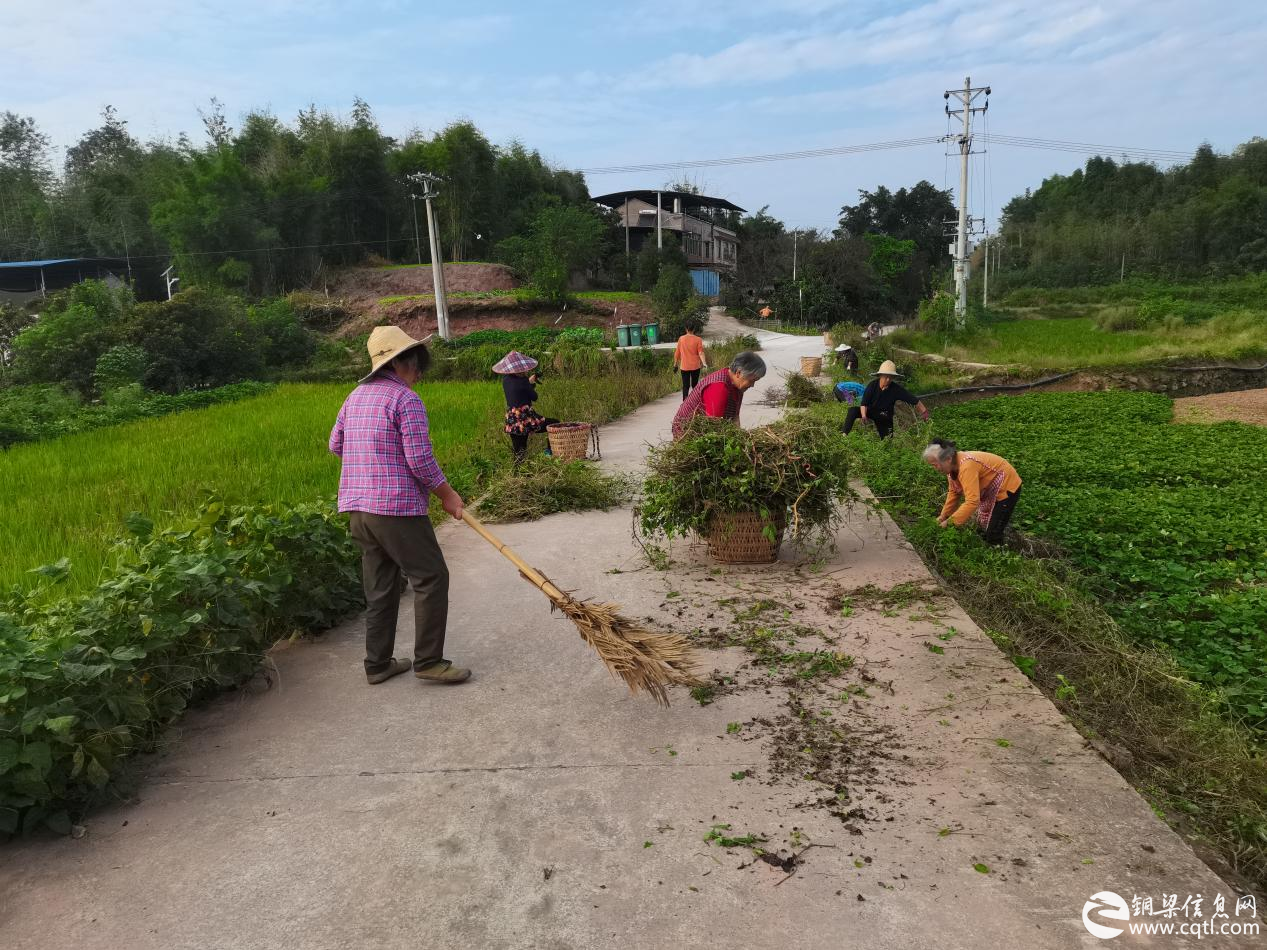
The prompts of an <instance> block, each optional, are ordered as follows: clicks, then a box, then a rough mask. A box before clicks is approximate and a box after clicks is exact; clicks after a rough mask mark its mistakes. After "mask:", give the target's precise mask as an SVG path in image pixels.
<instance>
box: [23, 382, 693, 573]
mask: <svg viewBox="0 0 1267 950" xmlns="http://www.w3.org/2000/svg"><path fill="white" fill-rule="evenodd" d="M672 385H673V384H672V380H670V379H669V378H668V376H667V374H665V375H664V376H663V377H662V376H660V375H648V374H641V373H616V374H611V375H607V376H603V377H598V378H577V379H551V380H549V381H548V382H547V383H546V384H545V385H543V387H542V389H541V403H540V405H541V408H542V411H543V412H546V413H548V414H549V415H552V416H557V417H559V418H564V419H585V420H589V421H593V422H599V423H601V422H606V421H608V420H610V419H612V418H615V417H616V416H619V415H621V414H623V413H624V412H627V411H629V410H630V409H633V408H635V407H636V406H638V405H641V404H642V403H644V402H646V401H648V400H649V399H653V398H656V397H658V396H661V395H665V394H666V393H667V392H669V391H671V390H672ZM351 389H352V386H351V385H349V384H291V385H282V386H279V387H278V388H277V389H275V390H273V391H272V392H270V393H268V394H266V395H263V396H260V397H257V398H253V399H246V400H242V401H240V402H234V403H229V404H223V405H216V406H211V407H209V408H206V409H199V410H194V411H190V412H182V413H178V414H175V415H170V416H164V417H162V418H158V419H148V420H145V421H141V422H135V423H130V424H126V425H120V426H113V427H110V428H106V429H98V430H95V431H92V432H84V433H79V434H76V435H70V436H65V437H62V438H59V439H53V440H50V441H47V442H39V443H34V444H30V445H19V446H15V447H14V448H12V449H10V450H9V451H7V452H0V523H2V524H3V528H4V531H3V535H4V545H3V547H0V588H6V589H7V588H9V587H11V586H13V585H21V586H26V585H27V584H29V583H30V582H31V580H32V575H31V574H30V571H32V570H33V569H34V568H36V567H38V566H40V565H43V564H51V563H55V562H57V561H58V560H60V559H61V558H63V557H65V558H69V559H70V562H71V573H70V575H69V577H68V579H67V581H66V587H64V588H63V590H65V591H67V592H71V593H73V592H77V591H83V590H86V589H89V588H91V587H93V586H95V584H96V582H97V579H98V576H99V573H100V570H101V568H102V567H103V566H104V565H106V564H107V563H108V562H109V559H110V552H111V547H112V545H113V543H114V540H115V539H116V538H118V537H119V536H120V535H121V534H122V533H123V522H124V519H125V518H126V517H127V515H128V513H129V512H132V511H139V512H141V513H142V514H145V515H147V516H148V517H150V518H153V519H154V520H155V521H156V522H157V523H158V524H159V525H160V526H165V525H169V524H172V523H174V522H177V521H179V520H180V519H181V518H182V517H183V516H186V515H188V514H189V513H191V512H192V511H193V510H194V509H196V508H197V506H198V503H199V501H200V500H201V499H202V498H203V497H204V496H205V495H206V494H207V493H208V492H213V493H215V494H217V495H218V496H220V497H222V498H223V499H224V500H226V501H230V502H243V503H249V502H255V501H260V502H302V501H313V500H316V499H319V498H322V497H331V496H333V494H334V492H335V490H336V488H337V486H338V477H339V461H338V459H337V458H335V457H334V456H332V455H330V454H329V452H328V451H327V449H326V440H327V437H328V436H329V433H330V428H331V426H332V425H333V423H334V418H335V415H336V414H337V413H338V410H339V406H340V405H341V404H342V402H343V399H344V398H345V397H346V396H347V394H348V393H349V392H350V391H351ZM419 392H420V393H421V395H422V398H423V401H424V402H425V403H426V405H427V410H428V414H429V416H430V420H431V436H432V441H433V443H434V445H435V450H436V455H437V457H438V459H439V461H440V464H441V465H442V467H443V468H444V469H445V472H446V474H447V475H448V477H449V478H450V480H451V481H452V482H453V484H454V486H455V487H456V488H457V489H458V490H459V491H463V492H467V493H469V492H470V491H471V490H472V489H474V488H475V487H476V485H477V484H478V483H479V481H480V480H481V478H482V476H484V475H487V474H488V473H489V472H490V471H492V470H494V469H496V468H498V467H500V466H502V465H506V464H509V458H510V453H509V446H508V442H507V439H506V437H505V435H503V434H502V432H501V420H502V414H503V413H504V411H505V401H504V399H503V396H502V389H501V386H500V385H498V384H497V383H495V382H491V383H490V382H437V383H430V384H429V383H427V382H426V381H425V380H424V382H423V383H422V384H421V386H420V388H419Z"/></svg>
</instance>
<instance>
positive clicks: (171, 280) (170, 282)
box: [40, 264, 180, 300]
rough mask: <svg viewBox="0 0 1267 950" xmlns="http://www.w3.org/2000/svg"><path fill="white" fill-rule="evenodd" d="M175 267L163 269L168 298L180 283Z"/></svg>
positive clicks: (173, 265) (41, 274) (169, 298)
mask: <svg viewBox="0 0 1267 950" xmlns="http://www.w3.org/2000/svg"><path fill="white" fill-rule="evenodd" d="M175 269H176V265H175V264H172V265H171V266H170V267H168V268H167V270H165V271H163V280H165V281H166V282H167V299H168V300H171V299H172V288H173V287H177V288H178V285H179V284H180V278H179V277H175V276H173V275H172V271H174V270H175ZM43 274H44V272H43V271H40V276H41V279H42V278H43ZM178 289H179V288H178Z"/></svg>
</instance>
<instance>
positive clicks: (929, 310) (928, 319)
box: [918, 292, 959, 333]
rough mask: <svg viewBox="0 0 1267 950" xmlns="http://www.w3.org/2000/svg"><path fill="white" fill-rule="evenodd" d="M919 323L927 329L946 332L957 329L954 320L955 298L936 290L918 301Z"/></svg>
mask: <svg viewBox="0 0 1267 950" xmlns="http://www.w3.org/2000/svg"><path fill="white" fill-rule="evenodd" d="M918 319H919V322H920V325H921V326H923V327H925V328H926V329H929V330H935V331H938V332H941V333H946V332H949V331H951V330H955V329H958V326H959V325H958V323H957V322H956V320H955V298H954V297H952V296H950V294H944V293H941V292H938V293H936V294H934V295H933V296H932V297H930V298H927V299H925V300H921V301H920V302H919V317H918Z"/></svg>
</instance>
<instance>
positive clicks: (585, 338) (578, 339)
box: [555, 327, 607, 346]
mask: <svg viewBox="0 0 1267 950" xmlns="http://www.w3.org/2000/svg"><path fill="white" fill-rule="evenodd" d="M555 339H556V340H557V341H558V342H559V343H569V344H573V345H580V346H602V345H603V344H604V343H606V342H607V334H606V333H604V332H603V331H602V330H601V329H600V328H598V327H568V328H567V329H566V330H563V331H562V332H560V333H559V335H558V336H557V337H555Z"/></svg>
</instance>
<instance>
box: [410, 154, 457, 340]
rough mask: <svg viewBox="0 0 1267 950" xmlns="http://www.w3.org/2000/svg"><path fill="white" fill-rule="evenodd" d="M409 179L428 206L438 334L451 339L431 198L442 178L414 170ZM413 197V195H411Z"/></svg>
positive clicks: (429, 240) (447, 304)
mask: <svg viewBox="0 0 1267 950" xmlns="http://www.w3.org/2000/svg"><path fill="white" fill-rule="evenodd" d="M408 177H409V181H410V182H411V183H413V184H414V185H417V186H418V188H419V189H420V190H421V194H420V195H419V197H421V198H422V200H423V202H424V203H425V204H426V206H427V241H428V243H429V244H430V247H431V284H432V289H433V290H434V291H435V296H436V334H437V335H438V336H439V337H440V339H442V340H447V339H449V303H448V300H447V299H446V298H445V294H444V261H443V260H442V259H441V255H440V229H439V227H438V226H437V225H436V214H435V209H434V208H432V207H431V199H432V198H435V197H437V196H438V195H439V194H440V192H439V191H438V190H437V188H436V186H437V185H438V184H439V183H440V181H441V179H440V177H439V176H437V175H431V174H428V173H427V172H414V173H413V174H412V175H410V176H408ZM411 197H412V196H411Z"/></svg>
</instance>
